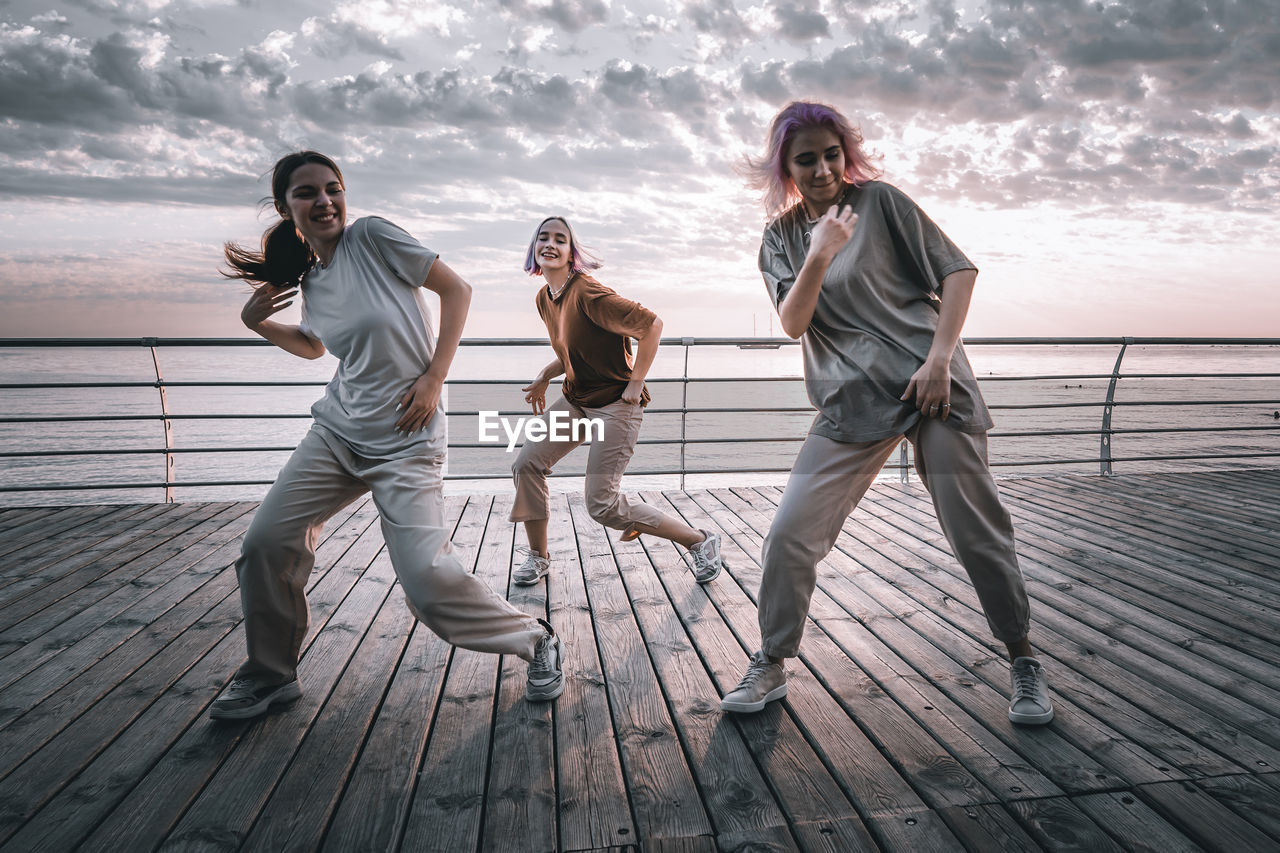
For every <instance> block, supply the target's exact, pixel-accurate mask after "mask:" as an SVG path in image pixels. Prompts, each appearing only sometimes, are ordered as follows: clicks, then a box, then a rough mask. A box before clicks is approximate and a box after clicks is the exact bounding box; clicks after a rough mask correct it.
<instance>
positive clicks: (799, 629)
mask: <svg viewBox="0 0 1280 853" xmlns="http://www.w3.org/2000/svg"><path fill="white" fill-rule="evenodd" d="M751 169H752V173H753V178H754V184H755V185H756V186H757V187H758V188H760V189H762V190H763V191H764V202H765V206H766V208H767V212H768V214H769V215H770V216H771V217H772V221H771V222H770V223H769V225H768V226H767V227H766V228H765V231H764V237H763V239H762V243H761V246H760V256H759V265H760V271H761V273H762V274H763V276H764V281H765V285H766V287H767V288H768V291H769V296H770V298H771V299H772V300H773V303H774V305H775V306H776V307H777V310H778V316H779V318H781V320H782V328H783V330H784V331H785V332H786V333H787V334H788V335H790V336H791V337H793V338H802V343H803V351H804V375H805V387H806V389H807V391H808V393H809V399H810V401H811V402H812V403H813V405H814V407H815V408H816V409H817V410H818V415H817V417H816V418H815V420H814V422H813V426H812V427H811V428H810V431H809V435H808V436H807V437H806V438H805V442H804V445H803V447H802V448H801V449H800V453H799V455H798V456H797V457H796V461H795V465H794V467H793V468H792V471H791V477H790V479H789V480H788V482H787V487H786V490H785V492H784V493H783V496H782V501H781V503H780V505H779V507H778V512H777V514H776V516H775V517H774V520H773V524H772V525H771V527H770V529H769V533H768V536H767V537H766V538H765V543H764V548H763V552H762V563H763V568H764V573H763V578H762V580H761V583H760V594H759V622H760V637H761V647H760V650H759V651H758V652H756V653H755V654H754V655H753V656H752V659H751V662H750V664H749V665H748V668H747V672H746V674H745V676H744V677H743V678H742V681H741V683H739V684H738V686H737V687H736V688H735V689H734V690H732V691H730V692H729V693H728V694H727V695H725V697H724V699H723V701H722V702H721V707H723V708H724V709H725V710H727V711H738V712H751V711H759V710H760V709H762V708H763V707H764V706H765V705H766V704H767V703H768V702H770V701H772V700H775V699H780V698H782V697H783V696H784V695H786V692H787V682H786V673H785V671H784V669H783V660H784V659H785V658H789V657H795V656H796V655H797V654H799V648H800V638H801V635H802V634H803V632H804V626H805V620H806V618H807V616H808V611H809V601H810V598H811V597H812V596H813V590H814V587H815V585H816V583H817V564H818V561H820V560H821V559H822V558H823V557H825V556H826V555H827V553H828V552H830V550H831V548H832V547H833V546H834V545H835V542H836V539H837V537H838V536H839V534H840V530H841V527H842V526H843V524H844V521H845V519H846V518H847V517H848V515H849V513H850V512H852V510H853V508H854V507H855V506H856V505H857V503H858V501H859V500H860V499H861V498H862V496H863V494H865V493H866V491H867V489H868V488H869V487H870V485H871V483H872V481H874V480H875V478H876V475H877V474H878V473H879V471H880V469H881V468H882V466H883V465H884V463H885V462H886V461H887V460H888V458H889V456H890V454H892V453H893V450H894V449H895V448H896V447H897V446H898V443H899V442H900V441H901V440H902V439H903V438H904V437H905V438H906V439H907V440H908V441H910V442H911V443H912V445H913V446H914V448H915V464H916V470H917V471H918V472H919V473H920V478H921V480H922V481H923V482H924V484H925V486H926V488H927V489H928V490H929V495H930V497H931V498H932V500H933V505H934V509H935V511H936V512H937V514H938V520H939V522H940V523H941V526H942V530H943V532H944V534H945V535H946V537H947V541H948V542H949V543H950V544H951V547H952V550H953V551H954V552H955V555H956V557H957V558H958V560H959V561H960V563H961V564H962V565H963V566H964V568H965V571H966V572H967V573H968V575H969V578H970V580H971V581H972V582H973V585H974V587H975V589H976V591H977V593H978V598H979V600H980V601H981V603H982V607H983V611H984V612H985V614H986V616H987V622H988V625H989V626H990V628H991V631H992V633H993V634H994V635H995V637H996V638H997V639H998V640H999V641H1001V642H1002V643H1004V645H1005V646H1006V648H1007V649H1008V652H1009V657H1010V660H1011V661H1012V662H1013V666H1012V681H1013V698H1012V701H1011V703H1010V707H1009V719H1010V720H1011V721H1012V722H1015V723H1024V724H1032V725H1039V724H1044V723H1048V722H1049V721H1050V720H1052V719H1053V705H1052V704H1051V702H1050V700H1049V693H1048V686H1047V683H1046V679H1045V675H1044V671H1043V670H1042V668H1041V666H1040V663H1039V662H1038V661H1037V660H1036V659H1035V655H1034V652H1033V651H1032V649H1031V644H1030V642H1029V641H1028V639H1027V636H1028V631H1029V628H1030V618H1029V609H1028V604H1027V594H1026V588H1025V585H1024V582H1023V578H1022V572H1021V570H1020V569H1019V568H1018V558H1017V555H1016V554H1015V553H1014V538H1013V526H1012V524H1011V522H1010V519H1009V514H1008V512H1006V511H1005V509H1004V507H1003V505H1002V504H1001V502H1000V495H999V493H998V492H997V490H996V485H995V481H994V479H993V478H992V476H991V471H990V469H989V467H988V464H987V444H986V433H987V430H988V429H989V428H990V427H991V423H992V422H991V417H990V415H989V414H988V412H987V407H986V405H985V404H984V403H983V400H982V395H981V394H980V393H979V391H978V384H977V381H976V380H975V379H974V375H973V369H972V368H971V367H970V366H969V361H968V359H967V358H966V357H965V354H964V348H963V347H962V346H961V344H960V330H961V327H962V326H963V325H964V320H965V316H966V314H967V313H968V310H969V301H970V298H971V296H972V294H973V287H974V282H975V280H976V279H977V274H978V270H977V267H975V266H974V265H973V263H972V262H971V261H970V260H969V259H968V258H967V257H965V256H964V254H963V253H962V252H961V251H960V249H958V248H957V247H956V245H955V244H954V243H952V242H951V240H949V239H948V238H947V236H946V234H944V233H943V232H942V229H940V228H939V227H938V226H937V225H935V224H934V223H933V222H932V221H931V220H930V219H929V217H927V216H926V215H925V214H924V212H923V211H922V210H921V209H920V208H919V207H918V206H917V205H916V204H915V202H913V201H912V200H911V199H910V198H908V197H907V196H906V195H905V194H904V193H903V192H902V191H900V190H898V189H896V188H894V187H892V186H890V185H889V184H886V183H882V182H880V181H877V180H875V178H876V177H878V174H879V173H878V171H877V170H876V169H875V168H874V167H873V166H872V164H871V162H870V161H869V160H868V158H867V156H866V155H865V154H864V153H863V151H862V136H861V135H860V134H859V133H858V131H857V130H856V129H855V128H854V127H853V126H852V125H851V124H850V123H849V121H848V120H847V119H846V118H845V117H844V116H843V115H841V114H840V113H839V112H838V111H836V110H835V109H834V108H832V107H829V106H826V105H824V104H815V103H806V102H795V103H792V104H789V105H788V106H787V107H786V108H785V109H783V110H782V112H780V113H779V114H778V115H777V116H776V117H775V118H774V120H773V124H772V126H771V128H770V132H769V140H768V151H767V153H766V156H765V157H764V158H763V159H762V160H760V161H758V162H752V163H751Z"/></svg>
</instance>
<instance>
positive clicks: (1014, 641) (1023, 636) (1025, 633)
mask: <svg viewBox="0 0 1280 853" xmlns="http://www.w3.org/2000/svg"><path fill="white" fill-rule="evenodd" d="M992 636H994V637H995V638H996V640H998V641H999V642H1001V643H1004V644H1005V645H1006V646H1012V645H1015V644H1017V643H1021V642H1024V641H1025V640H1026V639H1027V637H1029V636H1031V631H1030V629H1028V630H1025V631H1023V632H1022V633H1021V634H1019V635H1018V636H1017V637H1014V638H1013V639H1012V640H1006V639H1005V638H1004V637H1001V636H1000V635H999V634H993V635H992Z"/></svg>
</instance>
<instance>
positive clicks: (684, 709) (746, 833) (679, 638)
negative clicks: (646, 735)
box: [576, 494, 874, 850]
mask: <svg viewBox="0 0 1280 853" xmlns="http://www.w3.org/2000/svg"><path fill="white" fill-rule="evenodd" d="M644 497H645V498H646V500H649V501H654V502H656V501H660V500H661V498H659V497H656V496H654V495H652V494H646V495H644ZM659 506H660V508H661V509H662V510H663V511H664V512H668V513H670V512H671V507H670V506H667V505H666V503H665V501H662V502H661V504H659ZM576 509H577V511H578V512H579V513H580V514H581V515H582V517H583V518H585V513H583V512H582V510H581V507H577V508H576ZM597 528H598V526H597ZM587 547H590V548H592V549H596V548H599V549H605V548H608V547H609V543H608V542H606V541H604V536H603V532H601V533H600V535H599V537H598V542H597V541H590V542H584V548H587ZM614 557H615V559H616V561H617V565H618V570H619V572H620V573H621V577H622V581H623V583H624V584H625V589H626V594H627V597H628V598H629V599H630V600H631V603H632V608H633V610H634V612H635V615H636V620H637V622H638V623H639V625H640V629H641V631H642V632H643V633H644V635H645V641H646V646H647V648H648V650H649V656H650V658H651V660H652V661H653V666H654V669H655V671H656V672H657V673H658V679H659V682H660V683H661V685H662V687H663V693H664V695H665V697H666V700H667V703H668V704H669V705H670V707H671V709H672V717H673V719H674V720H675V724H676V727H677V731H678V733H679V736H680V742H681V744H682V745H683V747H684V750H685V753H686V754H687V755H688V756H689V766H690V769H691V770H692V772H693V774H694V777H695V778H696V779H697V781H698V785H699V787H700V789H701V790H702V792H703V797H704V799H705V803H706V807H707V813H708V815H709V817H710V818H711V821H712V822H713V823H714V824H715V827H716V838H717V842H718V843H719V844H720V846H721V848H722V849H734V839H739V838H760V839H765V838H773V839H775V843H779V844H784V845H786V846H784V848H783V849H790V847H791V846H792V845H794V844H795V841H794V840H792V839H791V835H790V833H789V832H788V830H787V825H788V823H789V822H792V823H794V822H796V821H800V822H809V823H813V822H816V821H829V820H830V819H831V818H833V817H838V816H844V815H848V818H847V819H844V820H841V821H840V822H838V823H831V825H830V827H829V829H830V831H831V832H830V835H827V836H823V835H822V834H821V831H820V830H815V831H816V832H818V836H819V837H822V838H823V839H824V840H825V841H826V842H827V844H828V845H836V846H837V847H843V848H844V849H846V850H866V849H874V842H872V840H871V836H870V834H869V833H868V832H867V830H866V828H865V826H863V824H862V822H861V821H860V820H859V819H858V818H857V816H856V814H854V810H853V806H852V804H851V803H850V802H849V800H848V799H847V797H846V796H845V795H844V793H843V792H842V791H841V790H840V787H839V785H838V784H837V783H836V782H835V780H834V779H833V778H832V777H831V776H830V774H829V773H827V772H826V770H825V769H824V768H822V765H821V760H820V758H819V756H818V755H817V754H816V753H814V752H813V751H812V750H811V749H810V748H809V747H808V745H807V744H805V743H804V742H803V740H801V738H800V732H799V731H798V730H795V728H794V726H792V725H790V721H789V720H788V719H787V717H786V715H785V714H783V713H782V708H781V706H775V707H771V708H769V709H767V710H766V711H764V712H762V713H761V714H759V715H753V716H752V717H751V718H744V719H739V718H738V717H736V716H734V715H729V714H722V713H720V712H719V710H718V708H716V700H717V696H718V693H717V689H716V684H715V682H714V681H712V679H711V678H710V677H709V675H708V667H710V668H711V669H712V670H713V671H720V672H724V671H725V670H727V669H731V668H733V669H739V672H736V673H734V675H728V676H726V677H727V678H735V679H736V675H737V674H740V668H742V667H745V663H746V656H745V655H744V653H743V649H742V647H741V645H740V644H739V643H738V642H737V640H736V639H735V638H734V636H733V634H732V632H731V631H730V630H729V628H728V626H727V625H725V624H724V623H723V622H722V621H721V620H720V619H718V618H716V614H715V612H714V610H712V609H711V608H712V605H711V604H710V602H709V601H708V600H707V591H708V588H707V587H703V586H699V585H697V584H696V583H695V582H694V580H693V577H692V575H691V574H690V572H689V570H688V568H687V567H686V564H685V560H684V557H683V555H682V552H681V549H678V548H677V546H675V545H673V544H671V543H669V542H666V541H664V540H661V539H652V538H651V539H649V540H647V541H646V540H641V541H639V542H633V543H621V542H618V543H615V545H614ZM722 577H723V576H722ZM717 589H718V587H717ZM699 658H701V659H702V660H701V661H700V660H699ZM704 661H705V663H704ZM753 753H754V757H753ZM757 765H760V766H764V767H767V768H768V778H765V775H764V774H762V772H761V770H760V769H759V767H758V766H757ZM804 768H808V769H804ZM771 789H772V790H771ZM775 797H776V800H777V802H775ZM779 806H781V808H779ZM784 813H785V814H784Z"/></svg>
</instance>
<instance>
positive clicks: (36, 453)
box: [0, 337, 1280, 501]
mask: <svg viewBox="0 0 1280 853" xmlns="http://www.w3.org/2000/svg"><path fill="white" fill-rule="evenodd" d="M462 344H463V346H464V347H546V346H547V342H546V341H545V340H537V339H500V338H490V339H467V340H464V341H463V342H462ZM965 344H966V346H969V347H973V346H1023V347H1027V346H1044V345H1047V346H1068V347H1071V346H1077V347H1078V346H1115V347H1118V351H1117V355H1116V359H1115V363H1114V366H1113V367H1112V369H1111V370H1110V372H1106V373H1103V372H1093V373H1040V374H1026V375H1022V374H1019V375H1000V376H982V377H980V381H981V382H982V383H983V384H984V385H985V384H987V383H1007V382H1044V381H1049V380H1052V381H1055V382H1056V381H1066V382H1071V381H1076V382H1084V381H1090V380H1095V381H1103V380H1105V381H1106V382H1107V386H1106V391H1105V394H1103V395H1102V396H1101V397H1100V398H1098V399H1096V400H1092V399H1091V400H1086V401H1064V402H1032V403H993V404H990V405H989V408H991V409H992V410H1000V409H1004V410H1023V411H1032V410H1033V411H1043V412H1049V413H1053V412H1055V411H1060V410H1066V409H1084V408H1094V409H1099V410H1100V420H1099V422H1098V426H1097V428H1093V427H1089V428H1055V427H1052V426H1051V427H1049V428H1037V429H1033V430H1013V431H1000V430H993V431H992V432H991V433H990V435H991V436H993V437H1004V438H1028V437H1034V438H1045V437H1068V436H1097V437H1098V440H1099V450H1098V454H1097V455H1096V456H1088V457H1085V456H1074V457H1065V458H1062V457H1046V458H1039V459H1020V460H1014V461H1002V460H999V459H997V460H995V461H993V462H992V465H993V466H996V467H1000V466H1019V467H1029V466H1053V465H1079V464H1096V465H1097V466H1098V470H1099V472H1100V473H1101V474H1103V475H1110V474H1112V473H1113V466H1114V465H1115V464H1116V463H1120V462H1150V461H1167V460H1180V459H1186V460H1232V459H1246V458H1280V449H1264V450H1260V451H1250V452H1234V453H1204V452H1198V453H1190V454H1188V453H1173V454H1160V453H1156V454H1150V453H1148V454H1140V455H1136V456H1127V457H1124V456H1116V455H1114V453H1113V445H1112V439H1113V437H1115V436H1117V435H1139V434H1148V435H1157V434H1183V435H1191V434H1195V433H1216V434H1229V433H1272V434H1275V435H1277V436H1280V391H1278V390H1277V389H1276V388H1275V387H1267V388H1265V389H1263V390H1264V391H1265V395H1264V396H1262V397H1257V396H1254V397H1250V398H1248V399H1176V400H1160V399H1157V400H1124V399H1120V398H1119V395H1118V393H1117V392H1118V389H1119V388H1120V385H1121V382H1122V381H1127V380H1144V379H1211V378H1217V379H1231V380H1236V379H1276V378H1280V372H1228V373H1195V372H1172V373H1124V372H1123V371H1122V368H1123V366H1124V359H1125V355H1126V353H1127V352H1128V350H1129V348H1130V347H1132V346H1135V345H1141V346H1180V347H1187V346H1192V347H1198V346H1233V347H1280V338H1173V337H1145V338H1139V337H1123V338H1119V337H1088V338H1081V337H1073V338H1045V337H1035V338H1031V337H1002V338H990V337H987V338H967V339H965ZM662 345H663V347H664V348H669V347H677V346H678V347H683V349H684V358H683V371H682V375H681V376H679V377H668V378H652V379H650V380H648V381H649V383H650V384H652V385H664V384H675V383H679V384H680V390H681V393H680V405H679V407H662V406H651V407H649V408H648V409H647V410H646V411H647V413H648V414H650V415H659V414H662V415H679V418H680V421H679V437H678V438H675V437H673V438H650V439H641V441H640V442H639V443H640V444H642V445H646V444H647V445H664V444H665V445H672V444H675V445H678V446H679V464H678V465H677V466H675V467H669V468H659V469H653V470H636V471H629V473H630V474H633V475H679V476H680V485H681V487H682V488H683V487H684V485H685V477H686V476H687V475H694V474H742V473H785V472H786V471H788V470H789V468H788V467H787V466H782V465H773V466H760V465H753V466H747V467H733V466H717V467H714V468H708V467H696V466H695V467H690V466H689V464H688V463H687V455H686V451H687V450H688V448H689V447H690V446H695V445H696V446H701V445H715V444H738V445H753V444H763V443H772V444H777V443H799V442H801V441H803V440H804V433H803V432H802V431H800V432H793V433H790V434H787V435H776V436H717V437H700V438H692V437H690V436H689V433H688V427H689V417H690V415H701V414H715V415H723V414H741V415H764V414H801V413H806V412H809V413H811V412H812V411H813V410H812V408H811V407H809V406H807V405H800V406H778V405H773V406H769V405H742V406H727V407H726V406H701V407H690V405H689V389H690V386H691V384H707V385H713V384H715V383H729V382H738V383H743V382H751V383H762V382H763V383H791V384H795V383H801V382H802V381H803V380H802V379H801V378H800V377H799V376H764V377H760V376H755V377H750V376H745V377H726V376H721V377H715V376H711V377H700V376H690V375H689V353H690V351H691V350H693V349H694V348H697V347H740V348H761V347H768V348H777V347H789V346H796V345H798V342H797V341H792V340H789V339H777V338H773V339H761V338H675V339H666V340H664V341H663V342H662ZM269 346H270V344H269V343H268V342H266V341H264V340H261V339H256V338H255V339H250V338H3V339H0V352H3V351H6V350H10V349H33V348H58V349H74V348H90V347H93V348H139V347H140V348H144V349H145V350H147V351H148V353H149V356H150V362H151V367H152V368H153V370H154V377H155V378H154V380H152V379H150V378H148V379H147V380H145V381H124V380H121V381H83V382H81V381H58V382H0V392H3V393H4V394H5V395H6V396H8V395H9V394H11V393H12V392H15V391H30V390H49V389H60V390H67V391H72V390H75V389H104V388H105V389H121V390H123V389H130V388H154V389H156V391H157V395H158V399H157V403H158V407H157V411H156V412H155V413H154V414H85V415H30V416H13V415H12V414H10V413H11V411H12V409H11V407H10V406H9V405H5V406H3V410H2V411H3V414H0V425H4V424H10V425H29V426H30V427H31V428H33V429H34V428H37V427H39V426H40V425H50V424H57V423H67V422H83V421H93V422H98V423H108V422H113V421H158V422H159V424H160V426H161V436H162V438H163V442H164V443H163V446H147V447H124V448H88V449H74V450H52V449H47V448H41V447H38V446H37V447H32V448H28V449H0V460H5V459H23V458H27V459H31V458H45V459H55V458H64V457H89V456H97V457H109V456H122V457H127V456H140V455H148V454H163V455H164V462H165V467H164V470H165V477H164V480H163V481H147V482H139V481H127V482H126V481H121V482H105V483H84V482H81V483H47V482H46V483H28V484H13V483H9V482H6V483H0V493H5V492H24V491H25V492H30V491H67V490H75V491H94V490H102V489H164V493H165V500H166V501H172V500H173V499H174V494H173V492H174V489H175V488H180V487H212V486H258V485H267V484H270V483H271V482H272V480H271V479H260V478H259V479H253V478H250V479H230V480H227V479H217V480H208V479H205V480H199V479H197V480H182V481H179V480H177V479H176V476H175V470H176V469H175V465H174V460H175V457H176V456H177V455H179V454H192V453H206V454H207V453H232V452H234V453H267V452H285V451H290V450H292V449H293V445H291V444H290V445H272V444H253V445H243V444H234V445H217V446H201V447H179V446H177V445H176V443H175V440H174V423H175V422H177V421H184V420H193V421H211V420H232V419H234V420H249V421H252V420H264V419H269V420H277V419H294V418H310V416H311V415H310V412H309V411H296V412H292V411H291V412H237V413H213V412H199V413H194V414H178V413H174V412H172V411H171V410H170V407H169V400H168V395H167V393H166V392H167V390H168V389H171V388H237V387H253V388H267V389H270V388H286V387H307V386H314V387H320V386H323V385H325V384H326V382H325V381H324V380H257V379H253V380H195V381H173V380H166V379H165V377H164V373H163V370H162V368H161V358H160V350H161V349H162V348H182V347H235V348H239V347H269ZM1277 352H1278V353H1280V350H1278V351H1277ZM524 381H526V380H524V379H452V380H450V382H449V383H448V384H450V385H508V386H509V385H512V384H516V383H523V382H524ZM1139 406H1162V407H1197V406H1264V407H1268V408H1270V407H1275V408H1276V409H1277V411H1276V413H1275V419H1274V422H1272V423H1256V424H1240V423H1231V424H1222V425H1209V426H1204V425H1199V426H1187V425H1182V426H1176V425H1173V426H1143V427H1138V428H1117V427H1114V426H1113V424H1112V421H1113V416H1114V414H1115V412H1116V410H1117V409H1118V408H1122V407H1139ZM447 414H448V415H449V416H474V415H478V414H479V411H478V410H452V409H450V410H448V412H447ZM499 414H500V415H528V412H527V411H500V412H499ZM31 440H32V441H33V442H37V441H38V440H37V439H36V438H35V434H34V433H32V434H31ZM498 446H501V445H498ZM449 447H450V448H456V449H464V448H465V449H473V448H494V447H495V445H493V444H488V443H482V442H478V441H476V442H468V441H458V442H450V443H449ZM885 467H886V468H888V469H896V470H898V471H899V472H900V475H901V476H902V478H903V479H904V480H905V479H906V477H907V476H908V471H909V469H910V467H911V466H910V462H909V458H908V453H907V443H906V442H905V441H904V442H903V443H902V446H901V448H900V453H899V454H898V458H897V461H896V462H890V463H888V464H887V465H886V466H885ZM446 476H447V478H448V479H454V480H464V479H495V478H496V475H493V474H453V473H451V474H448V475H446ZM563 476H580V474H573V473H569V474H564V475H563Z"/></svg>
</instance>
